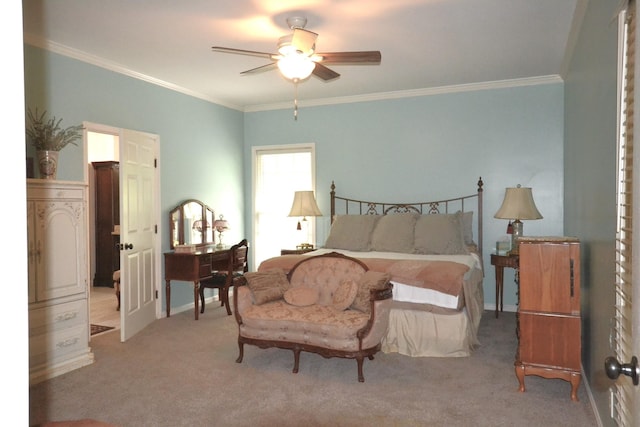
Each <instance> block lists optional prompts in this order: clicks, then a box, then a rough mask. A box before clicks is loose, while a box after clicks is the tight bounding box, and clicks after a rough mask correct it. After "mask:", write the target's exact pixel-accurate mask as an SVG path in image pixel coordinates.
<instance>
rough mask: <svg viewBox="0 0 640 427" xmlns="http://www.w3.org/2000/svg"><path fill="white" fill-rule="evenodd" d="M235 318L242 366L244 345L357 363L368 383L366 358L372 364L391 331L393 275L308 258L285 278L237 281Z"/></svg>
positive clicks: (275, 273) (344, 261)
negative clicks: (390, 276)
mask: <svg viewBox="0 0 640 427" xmlns="http://www.w3.org/2000/svg"><path fill="white" fill-rule="evenodd" d="M234 286H235V288H234V296H235V297H234V305H235V310H234V312H235V317H236V320H237V322H238V345H239V347H240V355H239V356H238V359H237V360H236V361H237V362H238V363H240V362H242V358H243V354H244V344H253V345H256V346H258V347H260V348H268V347H279V348H284V349H291V350H293V354H294V367H293V372H294V373H297V372H298V367H299V363H300V352H301V351H308V352H314V353H318V354H320V355H322V356H324V357H344V358H351V359H356V361H357V364H358V381H360V382H363V381H364V375H363V372H362V365H363V361H364V358H365V357H368V358H369V359H373V355H374V354H375V353H376V352H377V351H379V350H380V343H381V341H382V338H383V336H384V335H385V333H386V331H387V325H388V321H389V309H390V305H391V301H392V299H391V297H392V285H391V283H389V275H388V274H386V273H380V272H375V271H368V268H367V266H366V265H365V264H364V263H362V262H361V261H359V260H357V259H355V258H350V257H347V256H345V255H342V254H338V253H329V254H325V255H319V256H308V257H306V258H305V259H304V260H302V261H300V262H299V263H297V264H296V265H295V266H293V267H292V268H291V270H290V271H288V272H287V273H285V272H284V271H283V270H282V269H277V268H276V269H272V270H268V271H259V272H253V273H246V274H245V275H244V276H243V277H240V278H237V279H235V281H234Z"/></svg>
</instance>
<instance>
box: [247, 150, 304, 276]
mask: <svg viewBox="0 0 640 427" xmlns="http://www.w3.org/2000/svg"><path fill="white" fill-rule="evenodd" d="M253 176H254V182H253V188H254V194H253V206H254V214H253V242H252V247H253V253H254V255H253V257H252V259H253V263H254V265H253V266H252V269H253V270H255V268H257V267H258V266H259V265H260V262H262V261H264V260H265V259H267V258H270V257H273V256H278V255H280V250H281V249H285V248H295V247H296V245H299V244H300V243H303V242H308V243H311V244H313V243H314V242H315V218H307V219H306V221H301V230H297V223H298V221H299V220H301V219H302V218H291V217H289V216H288V215H289V211H290V210H291V204H292V202H293V195H294V193H295V192H296V191H303V190H315V145H314V144H301V145H286V146H277V147H273V146H272V147H256V148H254V149H253Z"/></svg>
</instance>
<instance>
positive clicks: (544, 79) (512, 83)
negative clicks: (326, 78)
mask: <svg viewBox="0 0 640 427" xmlns="http://www.w3.org/2000/svg"><path fill="white" fill-rule="evenodd" d="M562 82H563V80H562V78H561V77H560V76H559V75H549V76H540V77H529V78H523V79H511V80H498V81H492V82H482V83H469V84H462V85H451V86H440V87H433V88H424V89H411V90H400V91H393V92H379V93H371V94H367V95H355V96H342V97H335V98H319V99H311V100H306V101H301V100H298V107H318V106H323V105H335V104H349V103H355V102H371V101H384V100H389V99H400V98H414V97H421V96H432V95H442V94H450V93H459V92H474V91H479V90H495V89H507V88H514V87H523V86H537V85H546V84H551V83H562ZM287 108H291V102H278V103H273V104H260V105H249V106H246V107H245V108H244V112H245V113H249V112H257V111H267V110H282V109H287Z"/></svg>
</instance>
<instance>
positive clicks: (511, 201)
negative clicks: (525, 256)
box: [493, 184, 542, 255]
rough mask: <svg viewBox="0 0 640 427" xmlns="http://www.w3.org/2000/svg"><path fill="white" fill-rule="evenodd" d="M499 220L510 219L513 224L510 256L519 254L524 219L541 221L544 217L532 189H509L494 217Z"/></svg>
mask: <svg viewBox="0 0 640 427" xmlns="http://www.w3.org/2000/svg"><path fill="white" fill-rule="evenodd" d="M493 217H494V218H498V219H508V220H510V221H512V222H511V228H512V232H511V251H510V252H509V254H514V255H515V254H518V239H519V238H520V237H521V236H522V232H523V226H522V221H520V220H522V219H525V220H529V219H541V218H542V215H541V214H540V212H539V211H538V208H536V204H535V202H534V201H533V193H532V192H531V188H529V187H522V186H520V184H518V186H517V187H515V188H513V187H512V188H507V189H506V191H505V193H504V200H503V201H502V206H500V209H498V212H496V214H495V215H494V216H493Z"/></svg>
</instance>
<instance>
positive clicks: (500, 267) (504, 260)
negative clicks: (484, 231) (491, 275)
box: [491, 254, 519, 318]
mask: <svg viewBox="0 0 640 427" xmlns="http://www.w3.org/2000/svg"><path fill="white" fill-rule="evenodd" d="M518 260H519V256H518V254H511V255H497V254H491V265H493V266H494V267H495V268H496V318H498V306H499V308H500V311H502V294H503V289H504V286H503V281H504V268H505V267H507V268H514V269H515V270H516V275H517V274H518V273H517V270H518Z"/></svg>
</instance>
